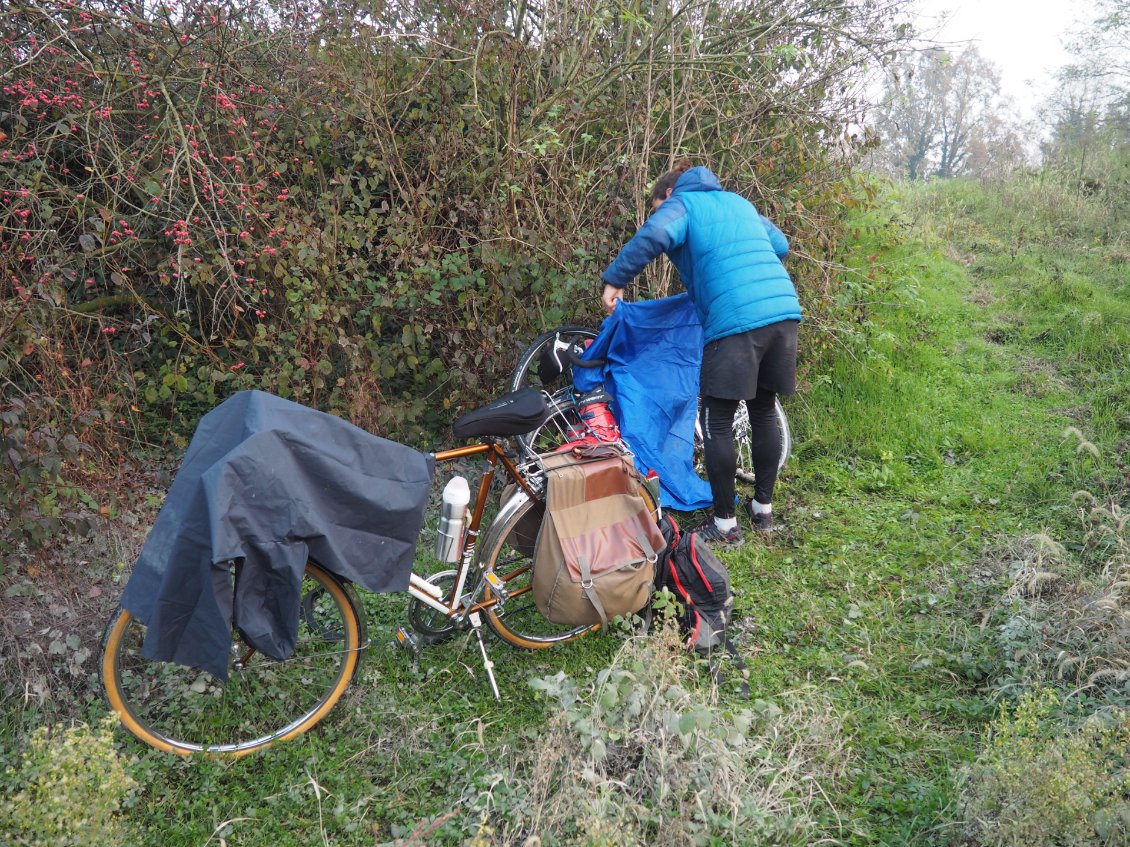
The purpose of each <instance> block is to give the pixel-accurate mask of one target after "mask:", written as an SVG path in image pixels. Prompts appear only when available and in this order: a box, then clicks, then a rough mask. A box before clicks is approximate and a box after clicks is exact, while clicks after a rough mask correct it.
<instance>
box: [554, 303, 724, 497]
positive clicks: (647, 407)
mask: <svg viewBox="0 0 1130 847" xmlns="http://www.w3.org/2000/svg"><path fill="white" fill-rule="evenodd" d="M581 358H582V359H588V360H593V359H604V360H605V363H604V366H603V367H600V368H580V367H575V368H573V385H574V387H575V388H576V389H577V391H578V392H580V393H581V394H587V393H588V392H590V391H593V390H595V389H597V388H599V387H600V386H601V385H602V384H603V386H604V388H605V389H606V390H607V391H608V392H609V393H610V394H612V395H613V397H614V398H615V403H614V409H613V411H615V413H616V417H617V420H618V421H619V423H620V433H621V435H622V436H623V438H624V441H625V442H626V443H627V444H628V446H629V447H630V448H631V450H632V452H633V453H634V454H635V456H636V467H637V468H638V469H639V470H640V472H641V473H647V472H648V471H650V470H654V471H655V472H656V473H658V474H659V482H660V485H661V486H662V498H661V500H662V504H663V505H664V506H666V507H669V508H672V509H678V510H679V511H687V512H689V511H693V510H694V509H702V508H706V507H707V506H710V505H711V504H712V502H713V501H712V499H711V496H710V485H709V483H707V482H706V481H705V480H703V479H701V478H700V477H699V476H698V474H696V473H695V470H694V424H695V418H696V417H697V415H698V372H699V366H700V365H701V363H702V324H700V323H699V320H698V315H697V313H696V312H695V308H694V304H693V303H691V299H690V297H689V296H688V295H687V294H679V295H677V296H675V297H664V298H662V299H659V300H643V301H639V302H635V303H626V302H623V301H621V302H620V303H619V304H618V305H617V306H616V309H615V311H613V313H612V314H611V315H609V316H608V317H607V318H605V320H604V323H603V324H602V325H601V327H600V335H599V336H597V338H596V340H595V341H594V342H593V343H592V345H591V346H590V347H589V348H588V350H586V351H585V353H584V355H583V356H582V357H581Z"/></svg>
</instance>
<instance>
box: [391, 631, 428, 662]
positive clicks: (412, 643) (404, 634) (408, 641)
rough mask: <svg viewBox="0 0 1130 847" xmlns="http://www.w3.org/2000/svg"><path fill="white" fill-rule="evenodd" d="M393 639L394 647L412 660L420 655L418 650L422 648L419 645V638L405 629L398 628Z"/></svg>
mask: <svg viewBox="0 0 1130 847" xmlns="http://www.w3.org/2000/svg"><path fill="white" fill-rule="evenodd" d="M393 639H394V640H395V641H396V646H397V647H399V648H400V649H401V650H403V651H404V652H406V653H409V654H410V655H411V656H412V658H414V659H415V658H417V657H418V656H419V655H420V648H421V647H422V646H423V645H422V644H421V643H420V636H419V635H417V634H416V633H414V632H412V631H411V630H409V629H408V628H407V627H403V626H398V627H397V628H396V631H395V632H394V633H393Z"/></svg>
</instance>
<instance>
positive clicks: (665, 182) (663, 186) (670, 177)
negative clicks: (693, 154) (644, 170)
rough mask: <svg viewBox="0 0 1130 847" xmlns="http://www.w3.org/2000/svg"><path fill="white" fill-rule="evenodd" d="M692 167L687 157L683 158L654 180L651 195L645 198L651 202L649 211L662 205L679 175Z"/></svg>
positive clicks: (672, 189)
mask: <svg viewBox="0 0 1130 847" xmlns="http://www.w3.org/2000/svg"><path fill="white" fill-rule="evenodd" d="M692 167H693V165H692V164H691V162H690V160H689V159H683V160H682V161H681V162H676V163H675V167H673V168H672V169H671V170H669V171H667V173H665V174H663V176H661V177H660V178H659V179H657V180H656V181H655V185H654V187H653V188H652V189H651V195H650V196H649V197H648V198H647V199H648V202H649V203H651V211H653V212H654V211H655V210H656V209H658V208H659V207H660V206H662V205H663V201H664V200H666V199H667V198H668V197H670V196H671V192H672V191H674V190H675V183H676V182H678V181H679V177H681V176H682V175H683V174H685V173H686V172H687V171H689V170H690V169H691V168H692Z"/></svg>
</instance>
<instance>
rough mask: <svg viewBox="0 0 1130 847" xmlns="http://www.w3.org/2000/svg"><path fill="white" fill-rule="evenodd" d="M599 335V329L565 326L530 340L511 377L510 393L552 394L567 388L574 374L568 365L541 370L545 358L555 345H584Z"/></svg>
mask: <svg viewBox="0 0 1130 847" xmlns="http://www.w3.org/2000/svg"><path fill="white" fill-rule="evenodd" d="M596 336H597V330H595V329H590V328H589V327H587V326H562V327H558V328H557V329H551V330H550V331H549V332H543V333H542V334H541V335H539V336H538V337H537V338H535V339H534V340H533V341H531V342H530V345H529V346H528V347H527V348H526V349H525V351H523V353H522V355H521V356H519V357H518V363H517V364H516V365H515V366H514V372H513V373H512V374H511V376H510V390H511V391H517V390H518V389H520V388H536V389H538V390H540V391H545V392H546V393H547V394H553V393H554V392H555V391H557V390H558V389H560V388H562V387H564V386H567V385H572V382H573V380H572V373H571V370H570V368H569V366H568V365H567V364H566V365H565V366H564V368H563V369H561V370H558V369H557V368H556V367H542V356H543V355H544V354H546V352H547V351H549V350H550V349H551V348H552V347H553V345H554V343H555V342H558V341H560V342H561V343H562V344H566V345H567V344H570V343H573V342H580V343H582V344H583V343H584V342H585V341H586V340H592V339H594V338H596Z"/></svg>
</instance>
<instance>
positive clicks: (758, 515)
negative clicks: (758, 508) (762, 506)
mask: <svg viewBox="0 0 1130 847" xmlns="http://www.w3.org/2000/svg"><path fill="white" fill-rule="evenodd" d="M743 505H744V506H745V513H746V514H747V515H748V516H749V525H750V526H751V527H753V529H754V531H755V532H760V533H762V534H764V535H768V534H769V533H771V532H773V531H774V529H775V527H774V526H773V513H772V512H755V511H754V510H753V500H746V501H745V503H744V504H743Z"/></svg>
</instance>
